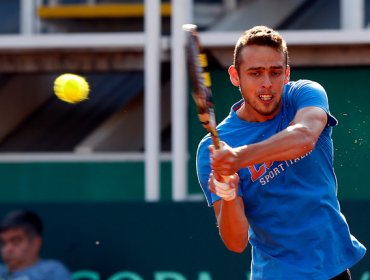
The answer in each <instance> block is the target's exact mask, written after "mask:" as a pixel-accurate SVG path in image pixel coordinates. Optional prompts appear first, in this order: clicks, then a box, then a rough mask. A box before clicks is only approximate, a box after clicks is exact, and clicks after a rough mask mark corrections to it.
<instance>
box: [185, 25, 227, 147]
mask: <svg viewBox="0 0 370 280" xmlns="http://www.w3.org/2000/svg"><path fill="white" fill-rule="evenodd" d="M182 28H183V30H184V31H185V34H186V58H187V64H188V70H189V74H190V77H191V80H192V85H193V91H192V96H193V99H194V102H195V105H196V108H197V113H198V118H199V120H200V122H201V124H202V125H203V127H204V128H205V129H207V131H208V132H209V133H210V134H211V138H212V142H213V145H214V146H215V148H216V149H217V150H218V149H220V148H221V147H220V137H219V136H218V132H217V129H216V116H215V110H214V103H213V99H212V92H211V75H210V73H209V70H208V60H207V55H206V54H205V53H204V52H203V51H202V48H201V45H200V40H199V35H198V32H197V26H196V25H194V24H184V25H183V27H182Z"/></svg>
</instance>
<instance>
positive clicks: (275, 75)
mask: <svg viewBox="0 0 370 280" xmlns="http://www.w3.org/2000/svg"><path fill="white" fill-rule="evenodd" d="M280 75H281V72H280V71H274V72H272V76H274V77H278V76H280Z"/></svg>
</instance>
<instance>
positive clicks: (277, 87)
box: [229, 45, 290, 122]
mask: <svg viewBox="0 0 370 280" xmlns="http://www.w3.org/2000/svg"><path fill="white" fill-rule="evenodd" d="M240 55H241V58H242V60H241V62H242V63H241V64H240V69H239V73H238V71H237V70H236V69H235V67H233V66H231V67H230V68H229V74H230V79H231V82H232V83H233V85H234V86H238V87H239V88H240V91H241V93H242V95H243V98H244V100H245V102H246V104H245V110H244V114H243V115H242V116H241V117H242V118H243V119H246V120H248V121H253V122H260V121H266V120H268V119H271V118H273V117H274V116H276V114H277V113H278V112H279V110H280V108H281V98H282V94H283V90H284V85H285V84H286V83H287V82H288V81H289V75H290V70H289V67H288V66H286V61H285V59H286V58H285V55H284V54H283V53H282V52H279V51H277V50H275V49H273V48H271V47H266V46H256V45H252V46H247V47H244V49H243V50H242V52H241V54H240Z"/></svg>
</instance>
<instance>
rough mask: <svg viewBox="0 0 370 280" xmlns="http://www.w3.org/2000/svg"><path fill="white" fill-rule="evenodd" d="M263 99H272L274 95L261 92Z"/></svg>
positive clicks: (260, 96)
mask: <svg viewBox="0 0 370 280" xmlns="http://www.w3.org/2000/svg"><path fill="white" fill-rule="evenodd" d="M258 97H259V98H260V99H261V100H262V101H270V100H272V98H273V95H271V94H260V95H259V96H258Z"/></svg>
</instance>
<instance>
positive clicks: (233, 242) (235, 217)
mask: <svg viewBox="0 0 370 280" xmlns="http://www.w3.org/2000/svg"><path fill="white" fill-rule="evenodd" d="M215 212H216V218H217V223H218V226H219V232H220V235H221V238H222V240H223V242H224V243H225V245H226V247H227V248H228V249H229V250H231V251H234V252H237V253H241V252H243V251H244V249H245V248H246V247H247V245H248V220H247V218H246V216H245V213H244V205H243V200H242V198H241V197H236V198H235V199H234V200H232V201H225V200H220V201H218V202H216V203H215Z"/></svg>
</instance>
